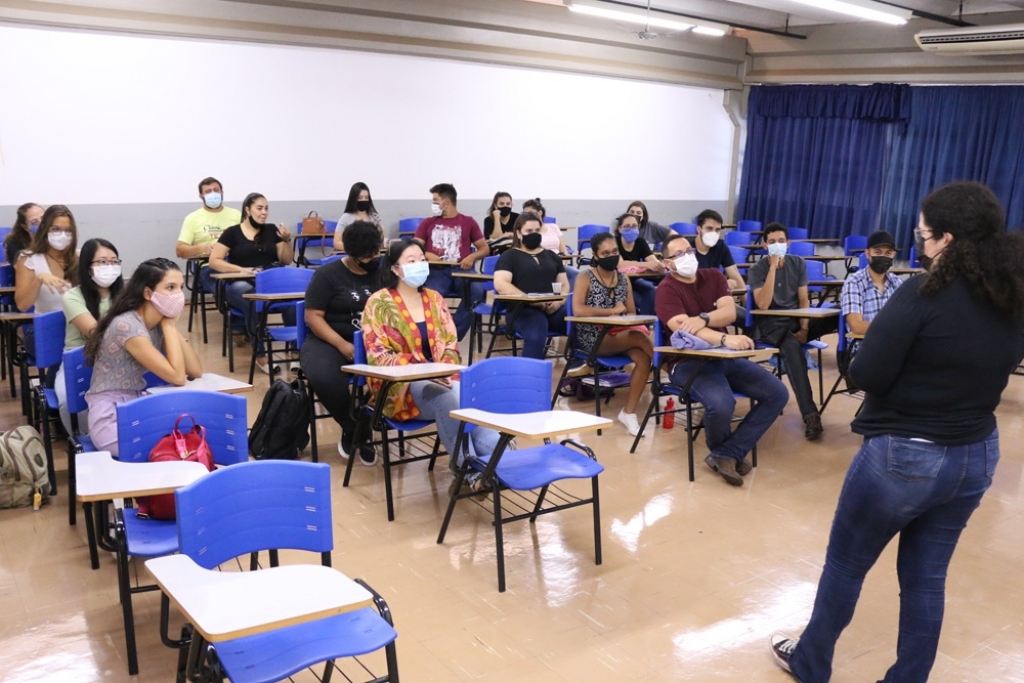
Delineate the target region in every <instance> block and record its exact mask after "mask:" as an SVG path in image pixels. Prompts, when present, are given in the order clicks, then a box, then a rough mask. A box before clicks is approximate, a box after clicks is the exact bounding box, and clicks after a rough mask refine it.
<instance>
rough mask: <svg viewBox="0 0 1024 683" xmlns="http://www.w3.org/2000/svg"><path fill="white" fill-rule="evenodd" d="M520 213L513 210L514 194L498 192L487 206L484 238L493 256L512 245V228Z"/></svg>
mask: <svg viewBox="0 0 1024 683" xmlns="http://www.w3.org/2000/svg"><path fill="white" fill-rule="evenodd" d="M517 218H519V214H518V213H515V212H513V211H512V195H510V194H509V193H508V192H498V193H497V194H495V195H494V199H492V200H491V205H490V206H489V207H488V208H487V217H486V218H484V239H486V240H487V246H488V247H490V249H491V256H498V255H499V254H501V253H502V252H504V251H507V250H508V248H509V247H511V246H512V228H513V226H515V224H516V219H517Z"/></svg>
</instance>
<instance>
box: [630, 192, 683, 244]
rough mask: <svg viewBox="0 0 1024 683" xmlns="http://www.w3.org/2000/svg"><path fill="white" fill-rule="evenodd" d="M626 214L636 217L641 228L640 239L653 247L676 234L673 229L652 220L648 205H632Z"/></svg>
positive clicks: (638, 202)
mask: <svg viewBox="0 0 1024 683" xmlns="http://www.w3.org/2000/svg"><path fill="white" fill-rule="evenodd" d="M626 213H628V214H630V215H632V216H636V220H637V223H638V225H639V226H640V237H642V238H643V239H644V240H645V241H646V242H647V244H649V245H651V246H652V247H655V246H657V245H659V244H661V243H662V242H664V241H665V239H666V238H667V237H668V236H669V235H672V234H675V231H674V230H673V229H672V228H669V227H666V226H664V225H662V224H661V223H655V222H654V221H652V220H650V215H649V214H648V213H647V205H646V204H644V203H643V202H641V201H635V202H633V203H632V204H630V205H629V206H628V207H627V208H626Z"/></svg>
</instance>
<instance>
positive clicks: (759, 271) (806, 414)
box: [747, 222, 838, 440]
mask: <svg viewBox="0 0 1024 683" xmlns="http://www.w3.org/2000/svg"><path fill="white" fill-rule="evenodd" d="M787 238H788V232H787V230H786V226H784V225H782V224H781V223H775V222H773V223H769V224H768V225H766V226H765V228H764V242H765V246H766V248H767V250H768V256H767V257H766V258H763V259H761V260H760V261H758V262H757V263H755V264H754V265H753V266H751V268H750V271H749V272H748V273H747V278H748V280H749V282H750V289H751V290H752V291H753V295H754V305H755V306H757V308H758V309H760V310H767V309H787V308H788V309H792V308H808V307H810V305H811V303H810V297H808V295H807V264H806V263H805V262H804V260H803V259H802V258H800V257H799V256H793V255H791V254H788V255H787V254H786V245H787V243H788V239H787ZM754 322H755V325H754V335H755V337H754V338H755V339H760V340H762V341H765V342H767V343H769V344H771V345H772V346H777V347H779V353H780V355H781V356H782V362H783V363H784V364H785V367H786V375H787V376H788V377H789V386H791V387H792V388H793V393H794V394H796V402H797V405H798V406H799V407H800V415H801V416H802V417H803V420H804V436H805V437H806V438H807V439H810V440H813V439H817V438H819V437H820V436H821V434H822V432H824V429H823V428H822V426H821V415H819V414H818V406H817V404H816V403H815V402H814V393H813V392H812V391H811V382H810V380H809V379H808V378H807V359H806V357H805V356H804V351H803V348H801V346H802V345H803V344H806V343H807V342H808V341H810V340H812V339H818V338H820V337H821V336H823V335H826V334H829V333H830V332H835V331H836V330H837V329H838V322H837V320H836V319H835V318H815V319H814V320H809V319H808V318H787V317H782V316H779V317H758V318H757V319H756V320H755V321H754Z"/></svg>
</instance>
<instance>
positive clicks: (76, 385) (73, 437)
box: [64, 346, 99, 569]
mask: <svg viewBox="0 0 1024 683" xmlns="http://www.w3.org/2000/svg"><path fill="white" fill-rule="evenodd" d="M91 383H92V366H91V365H86V364H85V347H84V346H79V347H78V348H77V349H71V350H70V351H65V352H64V390H65V393H66V394H67V404H66V405H67V409H68V413H69V414H70V416H71V434H69V435H68V524H70V525H71V526H74V525H75V524H76V523H77V521H78V519H77V517H78V507H77V505H78V501H76V500H75V496H76V495H77V488H76V483H77V477H76V474H75V472H76V470H75V455H76V454H78V453H90V452H92V451H95V450H96V447H95V446H93V444H92V439H91V438H90V437H89V436H88V435H87V434H82V433H81V431H80V427H79V424H78V415H79V413H81V412H82V411H84V410H87V409H88V408H89V404H88V403H87V402H86V400H85V393H86V392H87V391H89V385H90V384H91ZM98 568H99V561H98V560H97V566H96V567H94V569H98Z"/></svg>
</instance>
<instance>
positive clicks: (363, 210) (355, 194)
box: [334, 183, 384, 251]
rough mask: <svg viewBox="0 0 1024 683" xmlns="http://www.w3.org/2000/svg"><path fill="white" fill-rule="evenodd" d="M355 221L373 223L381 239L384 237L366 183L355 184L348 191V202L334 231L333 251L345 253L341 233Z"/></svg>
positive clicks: (378, 216) (382, 228)
mask: <svg viewBox="0 0 1024 683" xmlns="http://www.w3.org/2000/svg"><path fill="white" fill-rule="evenodd" d="M356 221H367V222H369V223H373V224H374V225H376V226H377V229H378V230H380V234H381V237H383V236H384V227H383V226H382V225H381V222H380V215H378V214H377V209H376V207H374V205H373V197H371V196H370V188H369V187H368V186H367V185H366V183H355V184H354V185H352V189H350V190H349V191H348V201H347V202H346V203H345V213H343V214H341V218H339V219H338V227H337V228H335V229H334V250H335V251H345V243H344V242H343V241H342V239H341V237H342V233H344V232H345V228H347V227H348V226H350V225H352V224H353V223H355V222H356Z"/></svg>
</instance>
